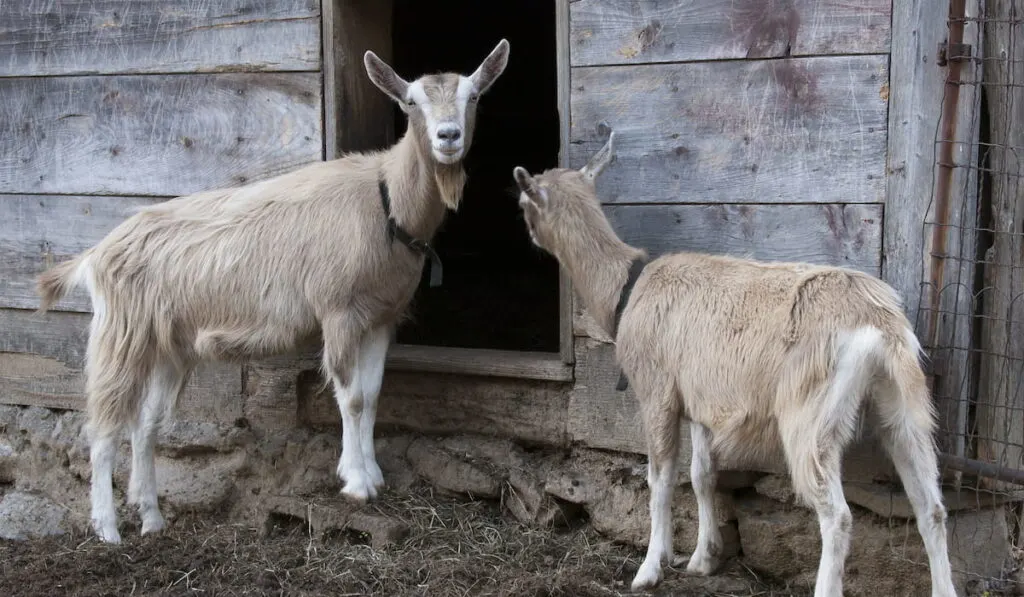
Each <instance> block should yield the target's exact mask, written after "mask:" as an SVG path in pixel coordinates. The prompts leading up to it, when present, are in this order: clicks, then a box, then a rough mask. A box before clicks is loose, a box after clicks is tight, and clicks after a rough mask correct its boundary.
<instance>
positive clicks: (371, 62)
mask: <svg viewBox="0 0 1024 597" xmlns="http://www.w3.org/2000/svg"><path fill="white" fill-rule="evenodd" d="M363 65H364V66H366V74H367V76H369V77H370V81H373V84H374V85H376V86H377V88H378V89H380V90H381V91H383V92H384V93H386V94H388V97H390V98H391V99H393V100H395V101H396V102H398V103H403V102H404V101H405V94H406V92H407V91H408V90H409V83H408V81H406V80H405V79H403V78H402V77H399V76H398V73H396V72H395V69H393V68H391V67H390V66H389V65H388V63H386V62H384V61H383V60H381V59H380V58H379V57H378V56H377V55H376V54H374V53H373V51H372V50H367V51H366V53H365V54H363Z"/></svg>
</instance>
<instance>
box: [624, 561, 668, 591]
mask: <svg viewBox="0 0 1024 597" xmlns="http://www.w3.org/2000/svg"><path fill="white" fill-rule="evenodd" d="M660 582H661V566H660V565H659V564H658V562H651V561H649V560H644V563H643V564H641V565H640V570H637V573H636V576H634V577H633V584H632V585H630V588H631V589H632V590H633V591H643V590H646V589H653V588H654V587H656V586H658V583H660Z"/></svg>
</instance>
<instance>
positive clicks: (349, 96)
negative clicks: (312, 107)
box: [321, 0, 395, 160]
mask: <svg viewBox="0 0 1024 597" xmlns="http://www.w3.org/2000/svg"><path fill="white" fill-rule="evenodd" d="M321 11H322V14H323V51H324V62H323V64H324V158H325V159H328V160H333V159H335V158H337V157H340V156H341V154H342V153H344V152H347V151H364V150H367V149H382V148H385V147H387V146H388V145H390V144H391V143H392V142H393V141H394V137H395V122H394V121H395V117H394V105H393V103H392V102H391V100H390V99H388V97H387V96H385V95H384V93H383V92H381V91H380V90H379V89H377V88H376V87H375V86H374V85H373V83H371V82H370V79H369V78H368V77H367V76H366V70H365V68H364V67H363V54H364V53H365V52H366V50H373V51H374V53H376V54H377V55H378V56H380V57H381V59H382V60H385V61H390V60H391V54H392V48H391V15H392V2H391V0H372V1H370V0H323V6H322V7H321Z"/></svg>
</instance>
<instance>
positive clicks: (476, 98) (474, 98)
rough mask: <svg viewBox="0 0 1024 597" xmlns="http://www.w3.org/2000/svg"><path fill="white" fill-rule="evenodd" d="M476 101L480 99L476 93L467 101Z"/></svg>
mask: <svg viewBox="0 0 1024 597" xmlns="http://www.w3.org/2000/svg"><path fill="white" fill-rule="evenodd" d="M478 99H480V95H479V94H477V93H474V94H472V95H470V96H469V101H471V102H475V101H476V100H478Z"/></svg>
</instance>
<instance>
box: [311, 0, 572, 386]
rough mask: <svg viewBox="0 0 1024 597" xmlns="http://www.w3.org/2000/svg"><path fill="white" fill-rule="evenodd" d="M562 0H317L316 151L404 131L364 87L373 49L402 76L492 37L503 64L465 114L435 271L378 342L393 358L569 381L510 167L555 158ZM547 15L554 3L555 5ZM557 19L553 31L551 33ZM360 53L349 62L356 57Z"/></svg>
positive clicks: (562, 295) (553, 288) (556, 295)
mask: <svg viewBox="0 0 1024 597" xmlns="http://www.w3.org/2000/svg"><path fill="white" fill-rule="evenodd" d="M567 5H568V3H567V1H566V0H556V1H555V2H551V1H550V0H527V1H523V2H515V3H512V2H507V3H504V2H503V3H485V2H476V1H473V0H445V1H443V2H417V1H415V0H381V1H379V2H369V1H367V0H324V2H323V9H324V12H323V19H324V82H325V98H324V99H325V102H324V103H325V118H324V125H325V129H326V130H325V138H326V143H327V147H326V151H325V157H326V158H327V159H331V158H333V157H335V156H336V155H338V154H339V153H340V152H342V151H348V150H363V149H374V148H380V147H384V146H387V145H388V144H390V143H392V142H393V141H394V140H395V139H397V138H398V137H400V136H401V135H402V134H404V133H405V126H406V123H405V118H404V116H403V115H402V113H401V111H400V110H399V109H398V107H397V106H395V105H394V104H392V103H390V102H389V101H387V100H386V99H385V98H384V97H383V94H381V93H380V92H379V91H378V90H376V89H375V88H373V87H372V85H371V84H370V83H369V81H368V80H367V79H366V75H365V73H364V72H363V70H362V69H363V67H362V60H361V56H362V54H363V52H365V51H366V50H367V49H373V50H374V51H375V52H377V53H378V54H379V55H380V56H381V57H382V58H384V59H385V60H387V61H388V62H389V63H390V64H392V65H393V66H394V67H395V70H396V71H397V72H398V73H399V74H400V75H402V76H403V77H406V78H410V79H411V78H415V77H417V76H419V75H421V74H424V73H432V72H441V71H454V72H460V73H464V74H468V73H470V72H472V71H473V69H475V68H476V67H477V66H478V65H479V64H480V62H481V61H482V60H483V59H484V57H486V56H487V54H488V53H489V52H490V51H491V50H492V49H493V48H494V46H495V45H496V44H497V43H498V41H499V40H501V39H502V38H505V39H508V40H509V43H510V44H511V54H510V58H509V63H508V66H507V68H506V70H505V72H504V74H503V75H502V76H501V78H499V79H498V81H497V82H496V83H495V84H494V86H493V87H492V88H491V89H490V90H489V91H488V93H487V95H486V96H485V97H484V98H483V99H482V100H481V102H480V106H479V110H478V113H477V121H476V129H475V132H474V137H473V144H472V148H471V150H470V152H469V155H468V157H467V159H466V164H465V166H466V170H467V173H468V180H467V183H466V187H465V192H464V196H463V200H462V204H461V206H460V208H459V211H458V212H456V213H449V215H448V218H447V220H446V222H445V224H444V225H443V227H442V228H441V230H440V231H439V233H438V234H437V236H436V237H435V238H434V246H435V248H436V249H437V251H438V253H439V254H440V257H441V260H442V261H443V263H444V282H443V284H442V285H441V286H440V287H438V288H430V287H429V284H428V277H427V274H428V272H427V271H425V272H424V278H423V279H422V280H421V283H420V287H419V289H418V290H417V293H416V297H415V299H414V301H413V305H412V307H411V313H410V315H411V320H410V321H408V322H406V323H404V324H403V325H402V326H401V327H400V328H399V329H398V332H397V338H396V344H395V345H394V346H393V347H392V350H391V351H390V352H389V364H391V365H393V366H396V368H403V369H415V370H429V371H439V372H454V373H470V374H485V375H503V376H513V377H527V378H538V379H558V380H570V379H571V378H572V366H571V362H572V322H571V317H572V313H571V307H570V305H571V302H570V300H569V296H568V295H569V289H568V284H567V281H566V280H565V279H564V277H563V276H562V275H561V274H560V272H559V267H558V263H557V262H556V261H555V260H554V258H552V257H551V256H549V255H547V254H546V253H544V252H542V251H540V250H539V249H537V248H536V247H534V246H533V244H532V243H531V242H530V240H529V236H528V234H527V232H526V227H525V225H524V223H523V220H522V215H521V214H520V211H519V206H518V201H517V199H518V193H517V192H516V187H515V182H514V180H513V178H512V169H513V168H514V167H515V166H523V167H525V168H527V169H528V170H530V171H531V172H537V171H541V170H544V169H547V168H552V167H555V166H558V165H559V152H560V149H562V143H563V138H564V137H565V128H564V127H565V125H566V124H567V123H566V122H563V121H561V120H560V115H559V112H560V107H561V111H562V113H563V114H567V112H566V109H565V106H560V102H564V99H565V97H566V93H565V89H564V88H565V85H566V84H567V81H564V80H562V81H560V78H561V79H565V78H566V77H567V72H568V69H567V68H564V65H563V68H562V69H559V68H558V65H559V64H560V62H565V61H566V58H567V56H566V52H565V47H566V45H567V33H568V31H567V29H568V28H567V27H564V26H563V27H559V25H558V23H563V24H564V23H565V22H566V21H565V19H564V15H565V14H566V13H567ZM556 12H557V13H558V14H557V15H556ZM559 29H564V31H560V30H559ZM357 58H358V59H357Z"/></svg>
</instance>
